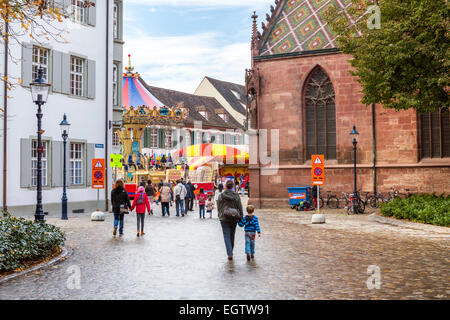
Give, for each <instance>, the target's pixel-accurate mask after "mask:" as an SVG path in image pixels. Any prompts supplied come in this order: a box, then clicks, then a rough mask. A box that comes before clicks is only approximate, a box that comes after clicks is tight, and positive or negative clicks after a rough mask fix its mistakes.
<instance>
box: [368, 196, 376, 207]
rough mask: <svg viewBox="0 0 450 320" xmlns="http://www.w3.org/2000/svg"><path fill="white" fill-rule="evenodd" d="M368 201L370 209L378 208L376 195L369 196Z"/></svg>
mask: <svg viewBox="0 0 450 320" xmlns="http://www.w3.org/2000/svg"><path fill="white" fill-rule="evenodd" d="M368 203H369V207H371V208H372V209H376V208H378V198H377V197H375V196H371V197H370V198H369V201H368Z"/></svg>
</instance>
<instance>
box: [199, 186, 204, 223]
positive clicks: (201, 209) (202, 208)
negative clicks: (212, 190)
mask: <svg viewBox="0 0 450 320" xmlns="http://www.w3.org/2000/svg"><path fill="white" fill-rule="evenodd" d="M205 205H206V194H205V191H204V190H203V188H200V193H199V194H198V207H199V213H200V219H201V218H202V217H203V219H205ZM202 212H203V215H202Z"/></svg>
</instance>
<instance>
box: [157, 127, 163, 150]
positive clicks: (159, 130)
mask: <svg viewBox="0 0 450 320" xmlns="http://www.w3.org/2000/svg"><path fill="white" fill-rule="evenodd" d="M158 148H160V149H164V130H163V129H158Z"/></svg>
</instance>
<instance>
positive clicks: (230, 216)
mask: <svg viewBox="0 0 450 320" xmlns="http://www.w3.org/2000/svg"><path fill="white" fill-rule="evenodd" d="M225 187H226V190H225V191H224V192H223V193H222V194H220V195H219V201H218V211H219V220H220V225H221V226H222V232H223V239H224V242H225V247H226V249H227V255H228V260H230V261H231V260H233V249H234V237H235V234H236V227H237V224H238V222H239V221H241V219H242V218H243V217H244V211H243V209H242V202H241V197H240V196H239V194H238V193H236V192H234V191H233V188H234V183H233V181H231V180H228V181H227V183H226V185H225Z"/></svg>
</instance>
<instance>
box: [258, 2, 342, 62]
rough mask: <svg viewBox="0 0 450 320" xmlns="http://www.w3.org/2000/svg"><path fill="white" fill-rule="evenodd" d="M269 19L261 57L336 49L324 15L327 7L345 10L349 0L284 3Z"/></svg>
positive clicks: (263, 38) (333, 35)
mask: <svg viewBox="0 0 450 320" xmlns="http://www.w3.org/2000/svg"><path fill="white" fill-rule="evenodd" d="M279 5H280V6H282V8H281V9H280V10H276V12H274V13H275V15H274V16H273V17H272V18H271V19H270V20H271V23H270V24H269V25H268V27H267V28H266V29H265V32H264V34H263V36H262V39H261V41H262V43H261V44H260V45H261V46H260V48H261V49H260V52H259V54H260V56H268V55H274V54H286V53H293V52H302V51H313V50H321V49H331V48H336V43H335V41H334V40H335V39H336V35H335V34H334V33H333V31H332V30H331V28H330V27H329V26H328V25H327V23H326V21H325V19H324V13H325V11H326V10H328V8H329V7H330V6H334V7H337V8H348V7H349V6H350V5H351V0H283V1H281V2H280V4H279Z"/></svg>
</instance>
